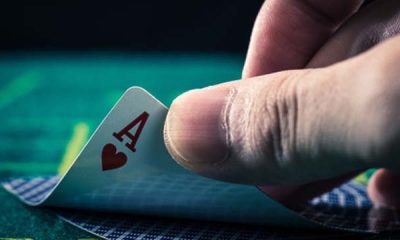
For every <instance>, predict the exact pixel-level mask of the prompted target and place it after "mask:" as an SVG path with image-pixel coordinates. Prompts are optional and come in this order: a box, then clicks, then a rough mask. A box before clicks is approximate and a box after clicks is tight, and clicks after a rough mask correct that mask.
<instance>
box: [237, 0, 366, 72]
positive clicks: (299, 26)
mask: <svg viewBox="0 0 400 240" xmlns="http://www.w3.org/2000/svg"><path fill="white" fill-rule="evenodd" d="M362 2H363V1H362V0H327V1H319V0H307V1H306V0H303V1H298V0H283V1H282V0H269V1H266V2H265V3H264V5H263V6H262V8H261V10H260V12H259V14H258V16H257V19H256V22H255V24H254V27H253V32H252V35H251V40H250V45H249V48H248V52H247V57H246V62H245V65H244V68H243V78H249V77H253V76H258V75H263V74H268V73H272V72H277V71H282V70H288V69H298V68H303V67H304V66H305V65H306V64H307V62H308V61H309V60H310V59H311V57H312V56H313V55H314V53H315V52H316V51H317V50H318V49H319V48H320V47H321V46H322V45H323V44H324V43H325V41H326V40H327V39H328V38H329V37H330V36H331V34H332V33H334V32H335V31H336V30H337V29H338V28H339V27H340V25H341V24H342V23H343V22H344V21H345V20H346V19H347V18H349V17H350V16H351V15H352V14H354V13H355V12H356V11H357V10H358V9H359V7H360V5H361V4H362Z"/></svg>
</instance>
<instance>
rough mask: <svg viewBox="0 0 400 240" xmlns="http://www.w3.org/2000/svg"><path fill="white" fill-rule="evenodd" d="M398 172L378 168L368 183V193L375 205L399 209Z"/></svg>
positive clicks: (399, 189)
mask: <svg viewBox="0 0 400 240" xmlns="http://www.w3.org/2000/svg"><path fill="white" fill-rule="evenodd" d="M399 182H400V172H395V171H390V170H385V169H381V170H378V171H377V172H376V173H375V174H374V175H373V176H372V178H371V179H370V181H369V183H368V195H369V197H370V198H371V200H372V201H373V202H374V203H375V205H377V206H384V207H390V208H397V209H400V188H399V186H398V183H399Z"/></svg>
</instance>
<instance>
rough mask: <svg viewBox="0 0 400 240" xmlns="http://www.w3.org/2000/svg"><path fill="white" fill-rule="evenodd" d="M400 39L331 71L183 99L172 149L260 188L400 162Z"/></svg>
mask: <svg viewBox="0 0 400 240" xmlns="http://www.w3.org/2000/svg"><path fill="white" fill-rule="evenodd" d="M398 41H399V40H398V38H396V39H395V40H390V41H387V42H385V43H384V44H381V45H379V46H378V47H376V48H373V49H372V50H370V51H368V52H366V53H365V54H362V55H360V56H358V57H355V58H352V59H350V60H347V61H344V62H341V63H339V64H336V65H332V66H330V67H327V68H320V69H308V70H295V71H284V72H280V73H275V74H270V75H264V76H261V77H257V78H254V79H253V81H233V82H228V83H224V84H221V85H217V86H213V87H208V88H204V89H200V90H192V91H189V92H187V93H184V94H183V95H181V96H180V97H178V98H177V99H176V100H175V101H174V103H173V104H172V106H171V109H170V112H169V113H168V116H167V120H166V125H165V142H166V145H167V148H168V150H169V152H170V153H171V155H172V156H173V158H174V159H175V160H176V161H177V162H178V163H179V164H181V165H183V166H184V167H186V168H188V169H190V170H193V171H195V172H198V173H200V174H202V175H204V176H208V177H212V178H216V179H220V180H225V181H232V182H238V183H246V184H256V185H263V184H301V183H307V182H311V181H315V180H322V179H328V178H331V177H335V176H339V175H343V174H346V173H350V172H353V171H357V170H362V169H367V168H371V167H388V166H393V165H396V164H397V166H398V163H394V162H393V160H392V159H395V158H396V157H398V156H399V155H400V154H399V153H398V151H396V146H395V145H396V142H398V139H399V136H400V129H399V124H397V120H398V118H399V116H400V112H399V110H400V109H398V107H397V102H398V100H399V99H400V96H399V95H400V82H399V81H398V80H397V76H398V73H397V67H396V62H397V61H398V59H399V57H400V46H399V44H398ZM388 156H391V157H388Z"/></svg>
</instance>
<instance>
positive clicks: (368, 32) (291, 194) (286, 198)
mask: <svg viewBox="0 0 400 240" xmlns="http://www.w3.org/2000/svg"><path fill="white" fill-rule="evenodd" d="M399 8H400V2H399V1H396V0H389V1H375V2H373V3H371V4H369V5H368V6H366V7H363V8H362V9H360V10H359V11H358V12H357V14H356V15H354V16H352V18H351V19H350V20H348V21H346V23H345V24H343V26H342V27H341V28H340V30H338V31H336V32H335V33H334V35H333V36H332V37H331V38H330V39H329V40H328V41H327V42H326V43H325V44H324V45H323V46H322V47H321V48H320V49H319V50H318V51H317V53H316V54H315V55H314V56H313V58H312V59H311V61H310V62H308V64H307V68H315V67H322V66H329V65H331V64H333V63H335V62H339V61H342V60H345V59H347V58H350V57H352V56H355V55H357V54H359V53H361V52H364V51H366V50H368V49H369V48H371V47H373V46H374V45H376V44H378V43H379V42H381V41H383V40H384V39H387V38H390V37H393V36H394V35H396V34H397V33H399V32H400V25H399V24H398V23H399V21H400V20H399V19H400V18H399V15H398V9H399ZM377 23H379V24H377ZM355 175H356V173H355V174H354V175H353V176H355ZM347 176H348V177H339V178H334V179H329V180H325V181H317V182H312V183H307V184H305V185H296V186H280V187H274V186H263V187H260V189H261V190H262V191H264V192H265V193H267V194H268V195H269V196H270V197H272V198H274V199H275V200H278V201H279V202H281V203H283V204H285V205H286V206H289V207H296V205H298V204H301V203H304V202H307V201H308V200H310V199H312V198H314V197H316V196H319V195H321V194H322V193H324V192H327V191H329V190H330V189H332V188H334V187H336V186H338V185H341V184H343V183H344V182H346V181H347V180H350V179H351V176H349V175H347ZM371 186H373V185H370V187H371ZM392 186H393V185H392ZM375 192H376V191H375ZM379 192H380V198H383V199H386V198H388V199H393V197H391V196H388V197H386V196H385V192H388V191H379ZM391 193H392V192H391V191H389V194H391ZM378 205H382V204H380V203H378Z"/></svg>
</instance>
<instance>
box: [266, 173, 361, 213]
mask: <svg viewBox="0 0 400 240" xmlns="http://www.w3.org/2000/svg"><path fill="white" fill-rule="evenodd" d="M358 174H360V171H356V172H351V173H349V174H345V175H343V176H340V177H335V178H332V179H327V180H322V181H317V182H311V183H306V184H302V185H291V186H269V185H268V186H260V187H258V188H259V189H260V190H261V191H263V192H264V193H266V194H267V195H268V196H269V197H271V198H273V199H275V200H276V201H278V202H280V203H281V204H283V205H285V206H287V207H290V208H292V209H296V208H299V209H300V208H302V207H303V206H304V205H303V204H304V203H306V202H308V201H309V200H310V199H313V198H314V197H317V196H320V195H321V194H323V193H325V192H327V191H329V190H331V189H332V188H334V187H336V186H339V185H341V184H343V183H345V182H347V181H349V180H350V179H352V178H354V177H355V176H357V175H358Z"/></svg>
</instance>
